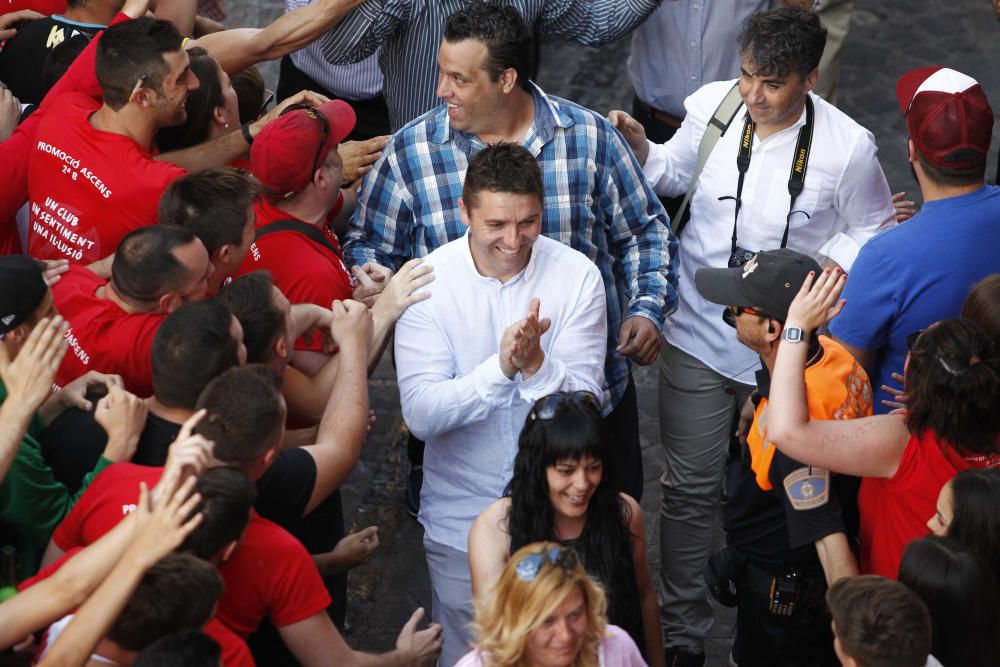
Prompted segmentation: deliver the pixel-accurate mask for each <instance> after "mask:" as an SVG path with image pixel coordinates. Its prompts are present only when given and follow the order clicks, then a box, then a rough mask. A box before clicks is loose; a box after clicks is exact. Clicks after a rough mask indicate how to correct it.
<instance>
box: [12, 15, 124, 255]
mask: <svg viewBox="0 0 1000 667" xmlns="http://www.w3.org/2000/svg"><path fill="white" fill-rule="evenodd" d="M55 1H56V2H57V3H59V4H60V5H61V7H62V9H58V10H56V11H57V12H61V11H64V10H65V8H66V2H65V0H55ZM33 4H38V3H36V2H34V0H14V2H13V4H12V5H10V6H9V7H8V8H7V9H5V10H3V11H4V12H6V11H12V12H13V11H17V10H18V9H24V8H28V9H33V8H34V7H33V6H32V5H33ZM37 11H41V12H42V13H43V14H50V13H56V12H49V11H43V10H42V9H38V10H37ZM127 20H129V19H128V17H127V16H126V15H125V14H122V13H119V14H118V15H117V16H116V17H115V20H114V21H112V23H120V22H122V21H127ZM98 39H99V38H97V37H95V38H94V39H92V40H91V41H90V44H88V45H87V48H85V49H84V50H83V53H81V54H80V55H79V56H78V57H77V59H76V60H75V61H73V64H72V65H70V68H69V70H68V71H67V72H66V74H64V75H63V76H62V78H60V79H59V81H57V82H56V84H55V86H53V87H52V90H51V91H50V92H49V94H48V95H47V96H46V99H45V100H43V101H42V104H41V107H40V108H39V109H38V110H37V111H35V113H33V114H31V115H30V116H28V118H27V119H26V120H25V121H24V122H23V123H21V124H20V125H18V126H17V128H16V129H15V130H14V133H13V134H12V135H11V136H10V139H8V140H7V141H4V142H2V143H0V183H3V187H2V188H0V255H7V254H12V253H17V252H20V251H21V240H20V238H19V237H18V235H17V228H16V220H15V217H14V216H15V215H16V214H17V211H18V210H19V209H20V208H21V206H23V205H24V203H25V202H26V201H27V200H28V156H29V155H30V154H31V147H32V143H33V141H34V138H35V131H36V130H37V128H38V124H39V123H40V122H41V121H42V118H44V117H45V114H46V113H47V112H48V111H49V109H52V108H53V107H54V106H55V104H54V102H53V100H55V99H56V98H58V97H59V96H60V95H62V94H63V93H66V92H70V91H76V92H80V93H84V94H86V95H88V96H90V97H91V98H96V99H100V97H101V88H100V86H99V85H98V83H97V76H96V75H95V74H94V58H95V54H96V52H97V42H98Z"/></svg>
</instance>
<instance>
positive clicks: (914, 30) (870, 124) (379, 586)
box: [227, 0, 1000, 666]
mask: <svg viewBox="0 0 1000 667" xmlns="http://www.w3.org/2000/svg"><path fill="white" fill-rule="evenodd" d="M667 1H669V0H667ZM229 4H231V5H235V3H234V2H233V1H232V0H230V2H229ZM708 7H709V9H710V8H711V0H709V2H708ZM280 11H281V7H280V5H277V4H275V0H247V1H246V3H245V4H242V3H241V4H240V5H239V6H231V7H229V12H230V16H229V19H228V20H227V23H228V24H229V25H231V26H253V25H258V26H259V25H265V24H266V23H267V22H269V21H270V20H272V19H273V18H274V17H275V16H276V15H277V14H278V13H279V12H280ZM998 37H1000V25H998V24H997V22H996V20H995V19H994V14H993V10H992V8H991V7H990V2H989V0H953V1H952V2H947V3H941V2H930V1H929V0H857V2H856V6H855V10H854V16H853V24H852V26H851V32H850V34H849V35H848V38H847V44H846V51H845V55H844V61H843V66H842V69H841V77H840V91H839V96H840V98H839V102H840V106H841V108H842V109H843V110H844V111H845V112H847V113H848V114H849V115H850V116H851V117H853V118H854V119H855V120H856V121H858V122H859V123H860V124H862V125H863V126H865V127H867V128H868V129H869V130H871V131H872V133H873V134H874V135H875V139H876V141H877V143H878V146H879V157H880V159H881V161H882V166H883V168H884V170H885V172H886V176H887V177H888V180H889V185H890V187H891V188H892V191H893V192H898V191H900V190H905V191H906V192H907V194H908V198H909V199H914V200H917V201H918V203H919V192H918V191H917V188H916V183H915V181H914V180H913V178H912V177H911V175H910V171H909V167H908V164H907V162H906V129H905V125H904V122H903V119H902V116H901V114H900V112H899V108H898V106H897V104H896V99H895V82H896V78H897V77H898V76H899V75H900V74H902V73H903V72H905V71H907V70H909V69H912V68H915V67H922V66H925V65H949V66H952V67H955V68H956V69H959V70H961V71H963V72H966V73H968V74H969V75H971V76H973V77H974V78H976V79H978V80H979V81H980V82H981V83H982V84H983V88H984V89H985V90H986V93H987V95H989V96H990V97H991V98H992V99H993V100H994V105H995V106H997V105H998V104H1000V67H997V63H1000V39H998ZM628 50H629V40H628V39H624V40H621V41H619V42H616V43H613V44H609V45H606V46H603V47H600V48H588V47H580V46H576V45H571V44H567V43H564V42H560V41H555V40H548V41H547V43H546V44H545V46H544V48H543V51H542V61H541V74H540V76H539V84H540V85H541V87H542V88H543V89H544V90H546V91H547V92H549V93H552V94H555V95H559V96H562V97H566V98H569V99H572V100H574V101H576V102H578V103H580V104H583V105H584V106H588V107H590V108H592V109H595V110H598V111H600V112H602V113H607V111H609V110H610V109H613V108H620V109H630V108H631V99H632V90H631V85H630V83H629V79H628V75H627V73H626V70H625V62H626V59H627V58H628ZM264 70H265V75H266V76H267V77H268V80H269V81H270V82H271V83H274V79H275V77H276V76H277V68H276V67H275V66H274V65H273V64H268V65H267V66H266V67H265V68H264ZM269 87H271V88H273V85H271V86H269ZM998 108H1000V106H998ZM994 143H996V137H994ZM994 159H995V157H993V156H991V158H990V162H989V164H990V165H993V164H994ZM988 178H989V180H990V181H992V167H991V168H990V169H988ZM941 259H942V261H948V259H949V258H946V257H942V258H941ZM635 379H636V383H637V386H638V394H639V411H640V415H639V420H640V428H641V437H642V446H643V452H644V460H645V473H646V475H645V477H646V487H645V493H644V495H643V498H642V507H643V510H644V512H645V515H646V528H647V531H648V535H647V544H648V545H649V559H650V566H651V568H652V571H653V572H654V573H655V572H658V568H659V554H658V537H657V529H658V525H659V521H658V518H657V508H658V505H659V500H660V489H659V484H658V481H657V480H658V478H659V475H660V473H661V472H662V469H663V464H662V455H661V452H660V443H659V430H658V417H657V408H656V391H657V389H656V384H657V380H656V371H655V367H653V368H642V369H637V370H636V372H635ZM370 388H371V403H372V407H373V409H374V410H375V411H376V413H377V414H378V423H377V425H376V428H375V429H374V431H373V433H372V436H371V438H370V439H369V442H368V444H367V445H366V446H365V449H364V452H363V454H362V460H361V462H360V463H359V465H358V468H357V470H356V471H355V473H354V475H353V476H352V478H351V480H350V482H349V483H348V485H347V486H346V488H345V489H344V494H345V500H346V502H347V517H348V521H349V523H350V524H351V525H352V526H353V527H354V528H355V529H360V528H364V527H365V526H369V525H377V526H378V527H379V539H380V540H381V546H380V547H379V549H378V551H377V552H376V554H375V556H374V557H373V558H372V560H371V561H370V562H369V563H367V564H365V565H364V566H362V567H359V568H357V569H355V570H354V571H353V572H352V573H351V579H350V582H351V584H350V599H349V611H348V621H347V622H348V626H349V627H348V629H347V631H346V636H347V641H348V642H349V643H350V644H351V645H352V646H354V647H355V648H359V649H365V650H371V651H384V650H388V649H391V648H392V646H393V644H394V641H395V637H396V634H397V633H398V631H399V628H400V627H402V625H403V623H404V622H405V621H406V619H407V618H408V617H409V614H410V612H411V611H412V610H413V609H414V608H416V607H419V606H423V607H425V608H426V609H428V611H429V609H430V602H431V595H430V586H429V583H428V579H427V568H426V564H425V562H424V555H423V549H422V546H421V537H422V530H421V528H420V526H419V524H418V523H417V522H416V521H415V520H413V519H411V518H410V517H409V516H408V515H407V513H406V510H405V508H404V506H403V502H402V498H403V486H404V480H405V475H406V471H407V463H406V448H405V434H404V431H403V426H402V423H401V419H400V411H399V395H398V393H397V391H396V385H395V381H394V374H393V370H392V366H391V364H389V363H388V362H387V361H386V360H383V363H382V364H381V366H380V367H379V369H378V371H377V373H376V374H375V376H374V377H373V378H372V381H371V384H370ZM734 620H735V616H734V614H733V613H732V611H731V610H728V609H724V608H720V609H719V611H718V613H717V615H716V622H715V625H714V627H713V628H712V630H711V633H710V635H711V637H710V641H709V646H708V651H709V665H711V666H715V665H726V664H728V662H727V658H726V656H727V655H728V652H729V645H730V638H731V635H732V629H733V623H734Z"/></svg>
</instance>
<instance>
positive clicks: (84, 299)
mask: <svg viewBox="0 0 1000 667" xmlns="http://www.w3.org/2000/svg"><path fill="white" fill-rule="evenodd" d="M106 284H107V281H105V280H103V279H101V278H100V277H99V276H97V274H95V273H94V272H92V271H89V270H87V269H85V268H83V267H82V266H71V267H70V268H69V271H67V272H66V273H64V274H63V276H62V279H61V280H60V281H59V282H57V283H56V284H55V285H53V286H52V295H53V297H54V298H55V306H56V310H58V311H59V314H60V315H62V316H63V317H64V318H65V319H66V322H67V323H68V324H69V330H68V331H67V332H66V338H67V339H69V351H68V352H67V353H66V356H65V357H63V362H62V365H61V366H60V367H59V373H58V374H57V375H56V384H58V385H65V384H67V383H69V382H72V381H73V380H75V379H76V378H78V377H80V376H81V375H83V374H84V373H86V372H87V371H89V370H95V371H100V372H102V373H117V374H118V375H121V376H122V382H124V384H125V388H126V389H128V390H129V391H130V392H132V393H133V394H136V395H137V396H142V397H146V396H152V395H153V359H152V356H153V338H154V337H155V336H156V331H157V330H158V329H159V328H160V325H161V324H162V323H163V320H164V319H165V318H166V316H165V315H162V314H158V313H126V312H125V311H124V310H122V309H121V308H119V307H118V305H117V304H116V303H115V302H114V301H111V300H109V299H99V298H98V297H96V296H95V295H94V292H96V291H97V289H98V288H99V287H102V286H103V285H106Z"/></svg>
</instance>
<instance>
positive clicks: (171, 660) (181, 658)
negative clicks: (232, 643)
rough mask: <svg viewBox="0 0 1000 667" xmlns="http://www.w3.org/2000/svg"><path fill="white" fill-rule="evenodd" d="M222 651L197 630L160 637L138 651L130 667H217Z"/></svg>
mask: <svg viewBox="0 0 1000 667" xmlns="http://www.w3.org/2000/svg"><path fill="white" fill-rule="evenodd" d="M221 657H222V648H221V647H220V646H219V642H217V641H215V640H214V639H212V638H211V637H209V636H208V635H206V634H205V633H204V632H202V631H201V630H181V631H180V632H175V633H174V634H172V635H167V636H166V637H160V638H159V639H157V640H156V641H155V642H153V643H152V644H150V645H149V646H147V647H146V648H144V649H143V650H142V653H140V654H139V656H138V657H137V658H136V659H135V662H133V663H132V667H219V660H220V659H221Z"/></svg>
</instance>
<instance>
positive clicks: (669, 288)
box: [344, 3, 677, 499]
mask: <svg viewBox="0 0 1000 667" xmlns="http://www.w3.org/2000/svg"><path fill="white" fill-rule="evenodd" d="M534 55H535V48H534V43H533V36H532V34H531V31H530V29H529V28H528V26H527V25H525V23H524V20H523V19H522V18H521V16H520V14H518V13H517V10H515V9H513V8H511V7H503V6H498V5H494V4H483V3H471V4H470V5H469V6H467V7H465V8H464V9H461V10H459V11H458V12H456V13H454V14H452V15H451V16H450V17H449V18H448V21H447V24H446V26H445V37H444V41H443V42H442V44H441V48H440V51H439V53H438V66H439V68H440V70H441V74H440V77H439V83H438V89H437V94H438V97H440V98H441V99H442V100H444V101H445V104H444V105H442V106H440V107H438V108H436V109H433V110H432V111H429V112H427V113H426V114H424V115H423V116H420V117H418V118H416V119H414V120H413V121H411V122H410V123H409V124H408V125H406V126H405V127H403V128H402V129H401V130H400V131H399V132H397V133H396V134H395V135H393V137H392V139H391V140H390V143H389V145H387V146H386V147H385V149H384V151H383V155H382V157H381V158H380V159H379V161H378V162H377V163H376V164H375V166H374V168H373V169H372V171H371V173H369V174H368V175H367V176H366V177H365V180H364V183H363V184H362V187H361V190H360V192H359V193H358V203H357V209H356V211H355V214H354V218H353V219H352V221H351V228H350V230H349V231H348V233H347V241H346V243H345V246H344V253H345V256H346V258H347V261H348V263H349V264H351V263H353V264H354V265H356V266H361V265H366V264H369V263H374V264H379V265H382V266H386V267H389V268H392V269H396V268H398V267H399V266H401V265H402V264H403V263H404V262H405V261H406V260H408V259H410V258H412V257H422V256H424V255H426V254H427V253H429V252H430V251H432V250H434V249H435V248H437V247H439V246H441V245H444V244H445V243H447V242H448V241H451V240H454V239H456V238H459V237H461V236H463V235H464V234H465V229H466V228H465V226H464V225H463V224H462V221H461V219H460V216H459V209H458V199H459V196H460V195H461V193H462V182H463V180H464V177H465V170H466V167H467V165H468V161H469V158H470V156H472V155H473V154H474V153H476V152H477V151H479V150H480V149H482V148H483V147H484V146H485V145H487V144H492V143H496V142H500V141H506V142H513V143H519V144H521V145H523V146H524V147H525V148H527V149H528V150H529V151H530V152H531V154H532V155H534V156H535V157H536V159H537V160H538V162H539V165H540V167H541V170H542V178H543V181H544V186H545V206H544V210H543V213H542V234H544V235H545V236H548V237H550V238H553V239H556V240H558V241H561V242H562V243H565V244H566V245H569V246H571V247H573V248H574V249H576V250H578V251H580V252H582V253H583V254H585V255H586V256H587V257H589V258H590V259H591V260H592V261H593V262H594V263H595V264H596V265H597V267H598V268H599V269H600V272H601V276H602V278H603V279H604V286H605V290H606V293H607V307H608V317H607V319H608V350H607V363H606V366H605V374H606V380H607V385H606V388H605V396H604V414H605V423H606V428H607V433H608V437H609V438H610V439H611V440H610V441H611V442H614V443H616V444H615V446H616V448H617V449H618V451H619V452H620V454H619V456H618V459H617V460H616V461H615V462H614V463H615V465H614V466H612V469H611V470H609V471H608V472H609V474H611V476H612V481H613V482H614V483H615V485H616V487H617V488H619V489H620V490H622V491H624V492H626V493H628V494H629V495H632V496H633V497H635V498H636V499H639V497H640V496H641V494H642V458H641V454H640V451H639V435H638V409H637V404H636V396H635V384H634V382H633V381H632V377H631V373H630V370H629V360H632V361H635V362H636V363H638V364H642V365H647V364H650V363H652V362H653V361H654V360H656V358H657V356H658V354H659V350H660V330H661V328H662V326H663V320H664V318H665V317H666V316H667V315H668V314H670V313H671V312H673V310H674V309H675V308H676V306H677V295H676V286H677V278H676V273H675V268H674V258H675V255H676V250H677V241H676V239H675V238H674V237H673V235H672V234H671V233H670V230H669V220H668V218H667V214H666V212H665V211H664V210H663V207H662V206H661V204H660V202H659V200H658V199H657V197H656V195H655V194H654V193H653V191H652V190H651V189H650V188H649V186H648V185H647V184H646V181H645V179H644V178H643V176H642V171H641V169H640V167H639V166H638V164H637V163H636V161H635V158H634V157H633V155H632V152H631V150H630V149H629V147H628V145H627V144H626V143H625V141H624V140H623V139H622V137H621V136H620V135H619V134H618V132H617V130H615V129H614V128H613V127H612V126H611V124H610V123H608V121H607V120H606V119H604V118H603V117H602V116H600V115H598V114H596V113H594V112H593V111H590V110H588V109H584V108H582V107H579V106H577V105H575V104H573V103H572V102H568V101H566V100H562V99H559V98H556V97H550V96H547V95H545V93H543V92H542V91H541V90H540V89H539V88H538V87H537V86H536V85H534V84H533V83H531V82H530V81H529V80H528V76H527V74H528V73H529V72H531V71H533V69H534ZM356 273H360V272H356ZM573 279H574V277H573V276H566V280H568V281H572V280H573Z"/></svg>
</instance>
